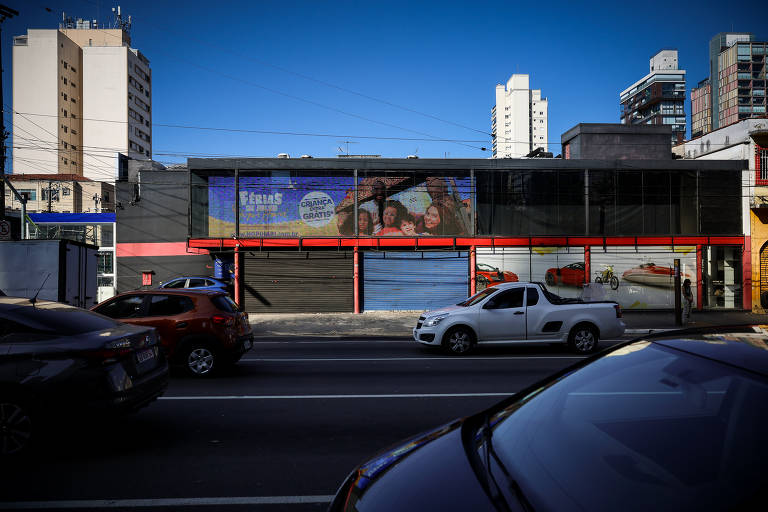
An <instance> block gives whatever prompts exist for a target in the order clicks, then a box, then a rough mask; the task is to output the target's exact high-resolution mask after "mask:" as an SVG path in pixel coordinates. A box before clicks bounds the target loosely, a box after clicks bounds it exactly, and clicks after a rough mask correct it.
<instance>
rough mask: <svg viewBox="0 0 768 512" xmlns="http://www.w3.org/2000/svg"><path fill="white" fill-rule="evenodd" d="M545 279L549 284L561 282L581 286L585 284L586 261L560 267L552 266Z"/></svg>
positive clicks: (554, 284) (553, 284)
mask: <svg viewBox="0 0 768 512" xmlns="http://www.w3.org/2000/svg"><path fill="white" fill-rule="evenodd" d="M544 281H545V282H546V283H547V285H549V286H556V285H559V284H564V285H568V286H581V285H583V284H584V262H583V261H580V262H578V263H571V264H570V265H566V266H564V267H560V268H550V269H549V270H547V272H546V274H545V275H544Z"/></svg>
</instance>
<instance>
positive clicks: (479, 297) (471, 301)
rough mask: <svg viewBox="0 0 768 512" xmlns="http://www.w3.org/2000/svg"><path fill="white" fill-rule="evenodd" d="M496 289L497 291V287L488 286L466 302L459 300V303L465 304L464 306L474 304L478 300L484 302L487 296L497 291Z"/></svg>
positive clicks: (460, 304)
mask: <svg viewBox="0 0 768 512" xmlns="http://www.w3.org/2000/svg"><path fill="white" fill-rule="evenodd" d="M496 291H497V289H496V288H486V289H485V290H483V291H480V292H477V293H476V294H474V295H473V296H471V297H470V298H468V299H467V300H465V301H464V302H459V303H458V304H457V305H458V306H464V307H468V306H474V305H475V304H477V303H478V302H482V301H483V300H485V298H486V297H488V296H490V295H491V294H493V293H496Z"/></svg>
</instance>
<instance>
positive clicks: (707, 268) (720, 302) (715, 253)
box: [701, 245, 765, 309]
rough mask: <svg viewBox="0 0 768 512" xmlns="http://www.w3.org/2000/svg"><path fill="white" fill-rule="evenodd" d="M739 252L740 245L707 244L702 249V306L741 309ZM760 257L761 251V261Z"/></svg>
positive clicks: (740, 249) (741, 291)
mask: <svg viewBox="0 0 768 512" xmlns="http://www.w3.org/2000/svg"><path fill="white" fill-rule="evenodd" d="M764 250H765V249H764ZM741 252H742V248H741V247H739V246H728V245H726V246H709V247H707V248H706V249H705V250H704V251H703V255H702V256H703V258H702V269H701V270H702V281H703V285H704V286H703V288H704V307H706V308H711V309H715V308H723V309H741V307H742V293H743V290H742V282H741V276H742V271H741V257H742V255H741ZM762 258H764V256H763V254H762V253H761V262H762V261H763V260H762ZM761 266H762V263H761ZM761 287H762V282H761Z"/></svg>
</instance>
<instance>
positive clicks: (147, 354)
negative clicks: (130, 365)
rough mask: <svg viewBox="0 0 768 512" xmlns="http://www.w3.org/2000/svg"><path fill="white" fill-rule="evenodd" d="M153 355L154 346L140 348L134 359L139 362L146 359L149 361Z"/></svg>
mask: <svg viewBox="0 0 768 512" xmlns="http://www.w3.org/2000/svg"><path fill="white" fill-rule="evenodd" d="M153 357H155V349H154V348H148V349H146V350H142V351H141V352H137V353H136V361H137V362H138V363H139V364H141V363H144V362H146V361H149V360H150V359H152V358H153Z"/></svg>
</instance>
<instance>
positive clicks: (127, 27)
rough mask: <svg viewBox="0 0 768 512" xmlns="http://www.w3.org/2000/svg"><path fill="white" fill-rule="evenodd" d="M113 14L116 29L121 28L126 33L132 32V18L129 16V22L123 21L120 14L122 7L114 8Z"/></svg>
mask: <svg viewBox="0 0 768 512" xmlns="http://www.w3.org/2000/svg"><path fill="white" fill-rule="evenodd" d="M112 12H113V13H114V14H115V21H114V24H115V28H119V29H122V30H124V31H125V32H130V31H131V17H130V16H128V19H127V20H124V19H123V16H122V14H121V13H120V6H119V5H118V6H117V7H113V8H112Z"/></svg>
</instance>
